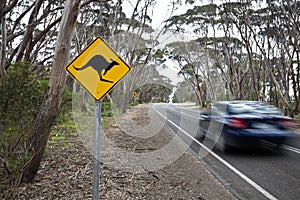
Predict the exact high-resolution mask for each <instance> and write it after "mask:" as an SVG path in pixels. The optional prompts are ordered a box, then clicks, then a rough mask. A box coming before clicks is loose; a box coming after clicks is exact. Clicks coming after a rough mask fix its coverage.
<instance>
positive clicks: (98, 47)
mask: <svg viewBox="0 0 300 200" xmlns="http://www.w3.org/2000/svg"><path fill="white" fill-rule="evenodd" d="M130 70H131V67H130V66H129V65H128V64H126V62H125V61H124V60H123V59H122V58H121V57H120V56H119V55H118V54H117V53H116V52H115V51H114V50H113V49H112V48H111V47H110V46H109V45H108V44H107V43H106V42H105V41H104V40H103V39H102V38H101V37H97V38H96V39H95V40H94V41H93V42H91V43H90V44H89V45H88V46H87V47H86V48H85V49H84V50H83V51H82V52H81V53H80V54H79V55H78V56H77V57H76V58H75V59H74V60H73V61H72V62H71V63H70V64H69V65H68V66H67V67H66V71H67V72H68V73H69V74H70V75H71V76H72V77H73V78H74V79H75V80H76V81H78V82H79V83H80V85H81V86H83V87H84V88H85V89H86V90H87V91H88V92H89V93H90V95H91V96H92V97H94V99H95V107H94V117H95V119H94V122H95V123H94V129H95V130H94V147H93V185H92V187H93V188H92V195H93V198H92V199H93V200H97V199H99V178H100V133H101V107H102V98H103V97H104V96H106V94H108V93H109V92H110V91H111V90H112V89H113V87H114V86H115V85H116V84H117V83H118V82H119V81H120V80H121V78H123V77H124V76H125V75H126V74H127V73H128V72H129V71H130Z"/></svg>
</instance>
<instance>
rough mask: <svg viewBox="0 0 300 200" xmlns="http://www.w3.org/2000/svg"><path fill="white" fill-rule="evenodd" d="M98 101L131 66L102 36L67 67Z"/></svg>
mask: <svg viewBox="0 0 300 200" xmlns="http://www.w3.org/2000/svg"><path fill="white" fill-rule="evenodd" d="M66 70H67V72H68V73H69V74H70V75H71V76H72V77H73V78H74V79H76V80H77V81H78V82H79V83H80V84H81V85H82V86H83V87H84V88H85V89H86V90H87V91H88V92H89V93H90V94H91V95H92V96H93V97H94V98H95V100H96V101H99V100H101V99H102V98H103V97H104V96H105V95H106V94H107V93H108V92H109V91H110V90H111V89H112V88H113V87H114V86H115V85H116V84H117V83H118V82H119V81H120V80H121V78H122V77H123V76H125V75H126V74H127V73H128V72H129V71H130V70H131V67H130V66H129V65H128V64H126V63H125V61H124V60H123V59H122V58H121V57H120V56H118V55H117V53H115V51H114V50H113V49H112V48H111V47H110V46H109V45H108V44H107V43H106V42H105V41H104V40H103V39H102V38H101V37H97V38H96V39H95V40H94V41H93V42H91V43H90V44H89V45H88V46H87V47H86V48H85V49H84V50H83V51H82V52H81V53H80V54H79V55H78V56H77V57H76V58H75V59H74V60H73V61H72V62H71V63H70V64H69V65H68V66H67V67H66Z"/></svg>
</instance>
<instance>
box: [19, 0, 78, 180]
mask: <svg viewBox="0 0 300 200" xmlns="http://www.w3.org/2000/svg"><path fill="white" fill-rule="evenodd" d="M79 8H80V0H66V5H65V8H64V14H63V17H62V21H61V24H60V28H59V33H58V38H57V44H56V49H55V55H54V61H53V65H52V71H51V75H50V79H49V84H48V88H47V92H46V94H45V96H44V100H43V103H42V106H41V108H40V111H39V113H38V116H37V118H36V120H35V124H34V127H33V130H32V132H31V135H30V139H29V145H28V146H29V148H28V153H29V154H30V158H31V159H30V160H29V162H28V163H27V164H26V165H25V167H24V170H23V173H22V181H23V182H32V181H33V180H34V178H35V176H36V174H37V171H38V169H39V166H40V162H41V160H42V158H43V153H44V151H45V148H46V145H47V141H48V137H49V134H50V130H51V127H52V125H53V123H54V120H55V119H56V116H57V113H58V109H59V105H60V103H61V99H62V94H63V89H64V86H65V82H66V72H65V70H64V66H65V65H66V64H67V63H68V60H69V52H70V48H71V40H72V36H73V30H74V27H75V23H76V20H77V16H78V12H79Z"/></svg>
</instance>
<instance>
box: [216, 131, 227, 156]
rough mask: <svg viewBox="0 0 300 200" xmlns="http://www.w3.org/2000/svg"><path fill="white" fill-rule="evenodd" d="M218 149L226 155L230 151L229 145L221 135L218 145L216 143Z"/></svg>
mask: <svg viewBox="0 0 300 200" xmlns="http://www.w3.org/2000/svg"><path fill="white" fill-rule="evenodd" d="M216 149H218V150H219V151H221V152H223V153H225V152H227V151H228V145H227V144H226V141H225V138H224V135H223V134H221V135H220V137H219V139H218V141H217V143H216Z"/></svg>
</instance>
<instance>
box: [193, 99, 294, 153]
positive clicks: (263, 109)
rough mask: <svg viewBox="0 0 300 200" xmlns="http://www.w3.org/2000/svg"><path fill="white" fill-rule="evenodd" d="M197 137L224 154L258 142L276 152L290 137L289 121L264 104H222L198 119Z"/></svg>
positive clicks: (213, 107) (233, 102) (238, 102)
mask: <svg viewBox="0 0 300 200" xmlns="http://www.w3.org/2000/svg"><path fill="white" fill-rule="evenodd" d="M199 123H200V135H198V138H200V139H204V138H208V139H210V140H211V141H214V142H215V143H216V145H215V147H216V148H217V149H219V150H221V151H223V152H225V151H227V150H228V149H229V148H230V147H253V146H256V145H260V144H261V141H266V142H269V143H272V144H273V146H274V147H275V148H278V147H279V146H280V145H281V144H283V143H284V142H285V141H286V140H287V139H288V138H289V137H291V136H293V132H292V131H291V130H290V128H291V126H293V124H294V123H293V121H292V120H291V118H289V117H286V116H284V115H283V114H282V113H281V111H280V110H279V109H278V108H276V107H274V106H272V105H269V104H268V103H265V102H259V101H224V102H218V103H215V104H214V105H213V106H212V108H211V110H210V111H209V112H204V113H201V115H200V122H199Z"/></svg>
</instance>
